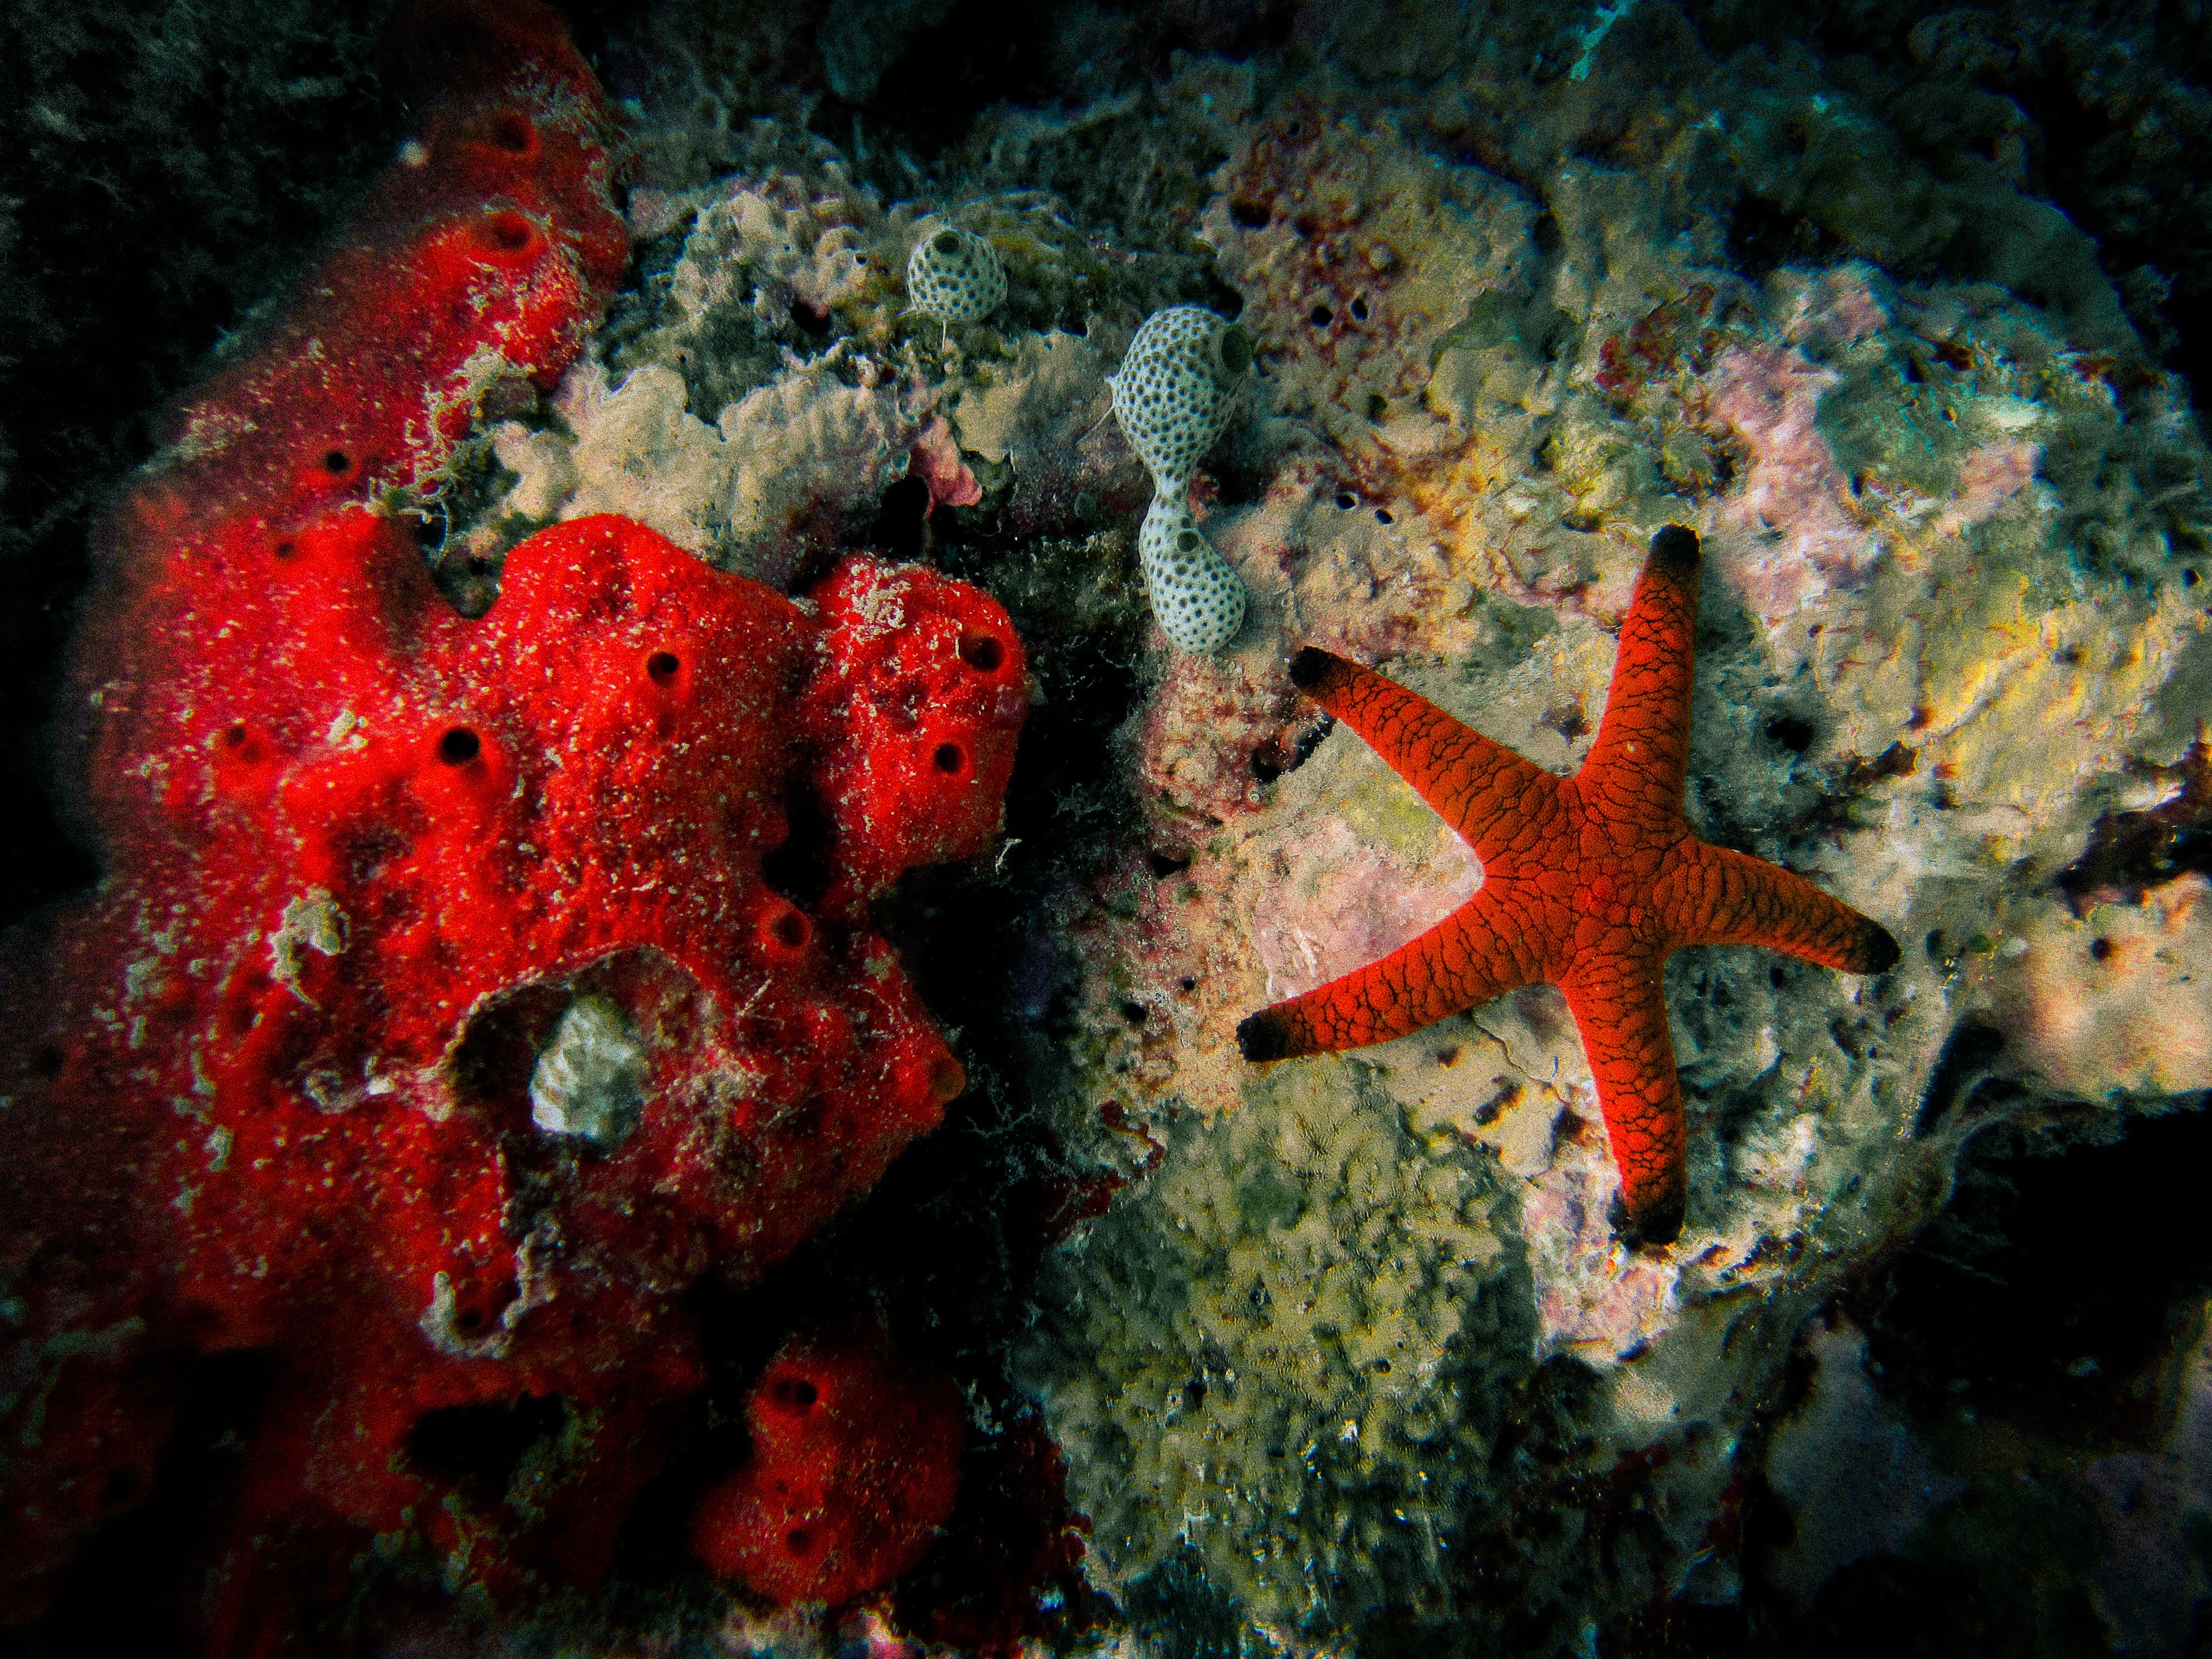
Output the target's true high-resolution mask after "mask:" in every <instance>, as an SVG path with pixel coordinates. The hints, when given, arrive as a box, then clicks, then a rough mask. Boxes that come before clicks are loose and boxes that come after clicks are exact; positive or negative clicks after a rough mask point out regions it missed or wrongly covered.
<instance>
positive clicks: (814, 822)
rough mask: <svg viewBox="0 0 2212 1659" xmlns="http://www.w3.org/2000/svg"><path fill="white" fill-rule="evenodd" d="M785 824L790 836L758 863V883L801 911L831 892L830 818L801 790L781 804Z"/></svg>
mask: <svg viewBox="0 0 2212 1659" xmlns="http://www.w3.org/2000/svg"><path fill="white" fill-rule="evenodd" d="M784 821H785V822H786V823H788V824H789V825H790V826H791V833H790V834H789V835H788V836H786V837H785V838H784V842H783V844H782V845H781V847H778V848H775V849H773V850H772V851H770V852H769V854H768V855H767V856H766V857H764V858H763V859H762V860H761V879H762V880H763V881H765V882H766V883H767V884H768V885H769V891H771V892H775V893H781V894H782V895H783V896H784V897H786V898H787V899H789V900H790V901H791V902H793V904H795V905H797V906H798V907H799V908H800V909H802V910H804V909H807V908H811V907H812V906H813V905H816V904H818V903H819V902H821V899H822V895H823V893H825V892H827V891H828V890H829V846H830V839H831V833H832V832H831V826H830V822H829V814H828V813H826V812H824V811H823V810H822V803H821V801H820V800H819V799H817V797H816V796H815V793H814V792H813V791H812V790H811V789H801V790H798V791H796V792H794V793H793V794H792V796H791V797H790V799H787V801H786V802H785V803H784Z"/></svg>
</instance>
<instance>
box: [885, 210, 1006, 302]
mask: <svg viewBox="0 0 2212 1659" xmlns="http://www.w3.org/2000/svg"><path fill="white" fill-rule="evenodd" d="M906 292H907V297H908V299H910V300H912V301H914V304H915V309H916V310H917V311H921V312H923V313H927V315H929V316H932V317H934V318H936V319H937V320H938V321H939V322H940V323H973V322H979V321H981V319H984V318H986V317H987V316H989V315H990V314H991V313H993V312H994V311H996V310H997V309H998V308H999V306H1000V302H1001V301H1004V300H1005V299H1006V266H1004V265H1002V264H1000V263H999V255H998V252H997V250H995V249H994V248H993V247H992V246H991V245H990V244H989V243H988V242H987V241H985V240H983V239H982V238H981V236H978V235H977V234H975V232H974V231H972V230H963V229H961V228H959V227H958V226H957V225H945V226H942V227H940V228H938V229H936V230H933V231H931V232H930V233H929V234H928V235H927V236H925V237H923V238H922V239H921V240H920V241H919V242H916V243H915V245H914V252H912V253H911V254H909V255H908V256H907V262H906Z"/></svg>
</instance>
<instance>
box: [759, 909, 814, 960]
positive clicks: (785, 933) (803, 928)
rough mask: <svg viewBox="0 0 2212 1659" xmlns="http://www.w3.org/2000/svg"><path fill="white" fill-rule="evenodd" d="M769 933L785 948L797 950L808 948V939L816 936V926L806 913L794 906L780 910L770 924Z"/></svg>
mask: <svg viewBox="0 0 2212 1659" xmlns="http://www.w3.org/2000/svg"><path fill="white" fill-rule="evenodd" d="M767 933H768V936H769V938H770V939H773V940H775V943H776V944H777V945H781V947H782V948H783V949H784V950H786V951H793V952H796V951H804V950H805V948H806V941H807V940H808V939H811V938H812V937H813V936H814V928H813V927H812V925H811V923H810V922H808V921H807V920H806V916H805V913H804V912H803V911H800V910H799V909H797V908H791V909H786V910H780V911H778V912H777V913H776V915H775V919H774V920H773V921H770V922H769V924H768V928H767Z"/></svg>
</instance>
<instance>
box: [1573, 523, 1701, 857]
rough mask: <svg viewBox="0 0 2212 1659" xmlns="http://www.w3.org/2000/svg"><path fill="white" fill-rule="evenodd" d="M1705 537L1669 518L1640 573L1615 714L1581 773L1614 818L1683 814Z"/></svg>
mask: <svg viewBox="0 0 2212 1659" xmlns="http://www.w3.org/2000/svg"><path fill="white" fill-rule="evenodd" d="M1698 562H1699V554H1698V538H1696V537H1695V536H1693V535H1692V534H1691V533H1690V532H1688V531H1686V530H1685V529H1683V528H1682V527H1681V526H1680V525H1669V526H1667V528H1665V529H1664V530H1662V531H1661V532H1659V533H1658V534H1657V535H1656V536H1654V537H1653V538H1651V554H1650V557H1649V558H1647V559H1646V560H1645V561H1644V573H1643V574H1641V575H1640V576H1638V578H1637V579H1636V592H1635V594H1634V596H1633V597H1632V599H1630V600H1629V603H1628V615H1627V617H1626V619H1625V620H1624V621H1623V622H1622V623H1621V624H1620V648H1619V650H1618V651H1617V653H1615V654H1614V657H1613V683H1612V684H1611V685H1610V686H1609V687H1608V688H1607V691H1606V694H1605V714H1604V716H1603V718H1601V720H1599V721H1598V728H1597V737H1596V738H1595V740H1594V741H1593V742H1592V743H1591V744H1590V750H1589V755H1588V756H1587V757H1585V758H1584V759H1583V769H1582V772H1581V778H1582V781H1583V788H1584V790H1585V791H1587V792H1589V793H1592V794H1593V795H1594V796H1595V799H1596V801H1597V803H1598V804H1599V805H1600V806H1601V811H1603V812H1604V814H1605V816H1607V817H1609V818H1612V819H1615V820H1618V821H1643V822H1646V823H1652V822H1662V821H1665V820H1668V819H1674V820H1679V819H1680V816H1681V811H1682V780H1683V774H1684V769H1685V768H1686V765H1687V764H1688V761H1689V756H1690V677H1691V671H1692V665H1693V659H1694V657H1695V654H1696V653H1695V651H1694V649H1693V647H1694V645H1695V642H1696V638H1697V631H1698Z"/></svg>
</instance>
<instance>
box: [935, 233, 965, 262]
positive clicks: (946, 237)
mask: <svg viewBox="0 0 2212 1659" xmlns="http://www.w3.org/2000/svg"><path fill="white" fill-rule="evenodd" d="M930 246H932V247H933V248H935V249H936V250H937V251H938V252H939V253H941V254H943V255H944V256H945V258H948V259H949V258H951V257H952V256H953V255H954V254H956V253H957V252H960V233H959V232H958V231H957V230H940V231H939V232H938V233H937V236H936V239H935V240H933V241H932V242H931V243H930Z"/></svg>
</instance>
